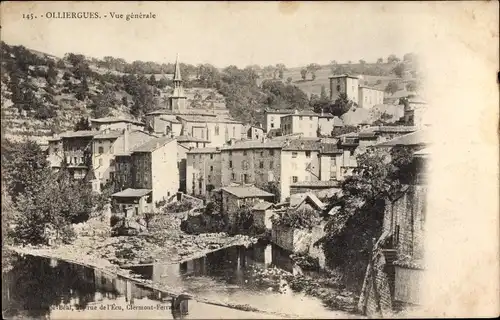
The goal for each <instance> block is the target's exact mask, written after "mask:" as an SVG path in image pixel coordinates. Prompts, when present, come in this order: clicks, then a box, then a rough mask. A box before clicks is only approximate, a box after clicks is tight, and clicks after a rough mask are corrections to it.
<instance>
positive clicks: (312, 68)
mask: <svg viewBox="0 0 500 320" xmlns="http://www.w3.org/2000/svg"><path fill="white" fill-rule="evenodd" d="M306 69H307V71H308V72H310V73H311V77H312V79H313V80H314V79H316V71H318V70H320V69H321V66H320V65H319V64H317V63H311V64H309V65H308V66H307V67H306Z"/></svg>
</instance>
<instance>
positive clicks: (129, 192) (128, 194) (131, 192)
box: [111, 188, 151, 198]
mask: <svg viewBox="0 0 500 320" xmlns="http://www.w3.org/2000/svg"><path fill="white" fill-rule="evenodd" d="M149 193H151V189H132V188H128V189H125V190H123V191H120V192H117V193H113V194H112V195H111V196H112V197H115V198H142V197H144V196H145V195H147V194H149Z"/></svg>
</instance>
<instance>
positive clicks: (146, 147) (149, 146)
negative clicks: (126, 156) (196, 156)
mask: <svg viewBox="0 0 500 320" xmlns="http://www.w3.org/2000/svg"><path fill="white" fill-rule="evenodd" d="M172 141H176V139H175V138H170V137H167V136H165V137H159V138H154V139H151V140H149V141H148V142H146V143H144V144H142V145H140V146H138V147H136V148H134V149H133V150H131V151H132V152H153V151H155V150H156V149H159V148H161V147H163V146H164V145H166V144H168V143H170V142H172Z"/></svg>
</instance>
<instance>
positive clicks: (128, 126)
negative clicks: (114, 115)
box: [127, 123, 132, 131]
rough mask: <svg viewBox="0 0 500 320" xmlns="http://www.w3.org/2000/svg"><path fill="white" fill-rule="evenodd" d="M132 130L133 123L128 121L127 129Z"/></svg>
mask: <svg viewBox="0 0 500 320" xmlns="http://www.w3.org/2000/svg"><path fill="white" fill-rule="evenodd" d="M131 130H132V125H131V124H130V123H127V131H131Z"/></svg>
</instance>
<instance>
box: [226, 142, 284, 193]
mask: <svg viewBox="0 0 500 320" xmlns="http://www.w3.org/2000/svg"><path fill="white" fill-rule="evenodd" d="M283 144H284V141H273V140H269V141H266V142H259V141H236V142H233V143H231V144H230V145H226V146H223V147H222V148H221V176H222V180H221V183H222V185H223V186H228V185H230V184H231V183H238V184H250V183H251V184H254V185H255V186H257V187H264V186H266V185H268V184H269V183H279V181H280V180H281V174H282V168H281V163H282V162H281V149H282V147H283Z"/></svg>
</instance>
